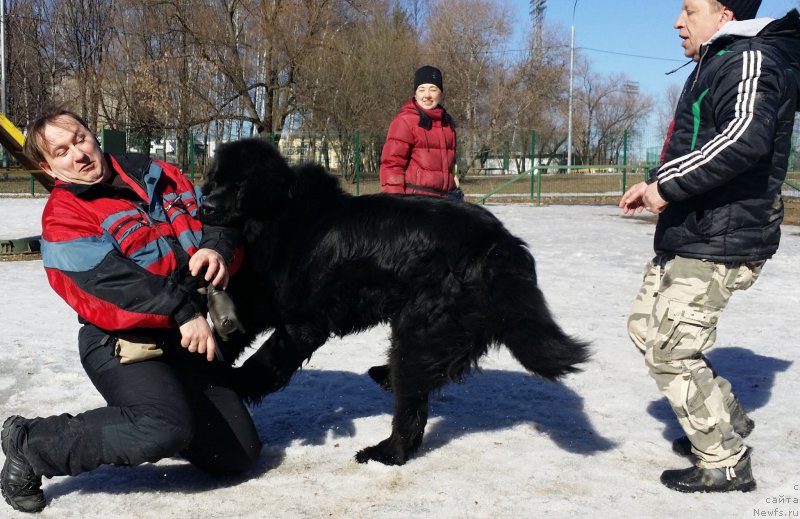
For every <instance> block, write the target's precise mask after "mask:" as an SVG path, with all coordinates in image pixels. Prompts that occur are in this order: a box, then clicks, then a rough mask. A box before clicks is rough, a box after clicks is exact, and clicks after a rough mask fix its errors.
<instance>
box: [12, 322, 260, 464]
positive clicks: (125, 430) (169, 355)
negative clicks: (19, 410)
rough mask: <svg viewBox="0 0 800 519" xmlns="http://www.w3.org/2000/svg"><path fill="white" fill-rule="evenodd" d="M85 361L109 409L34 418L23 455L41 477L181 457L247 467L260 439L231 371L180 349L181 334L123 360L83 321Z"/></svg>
mask: <svg viewBox="0 0 800 519" xmlns="http://www.w3.org/2000/svg"><path fill="white" fill-rule="evenodd" d="M78 343H79V348H80V355H81V362H82V364H83V368H84V369H85V370H86V373H87V374H88V375H89V378H90V379H91V381H92V383H93V384H94V386H95V387H96V388H97V390H98V391H99V392H100V394H101V395H102V396H103V398H105V400H106V402H107V404H108V406H107V407H103V408H99V409H93V410H91V411H87V412H85V413H81V414H78V415H76V416H71V415H69V414H62V415H58V416H51V417H48V418H36V419H34V420H33V422H32V423H31V424H30V426H29V428H28V436H27V442H26V445H25V446H24V450H23V452H24V454H25V457H26V458H27V459H28V461H29V462H30V463H31V465H32V466H33V469H34V471H35V472H36V473H37V474H39V475H43V476H60V475H75V474H80V473H81V472H86V471H89V470H93V469H95V468H97V467H99V466H100V465H105V464H114V465H138V464H140V463H144V462H154V461H157V460H160V459H162V458H167V457H171V456H175V455H176V454H181V455H182V456H184V457H185V458H186V459H187V460H189V461H190V462H191V463H192V464H194V465H195V466H196V467H198V468H199V469H201V470H203V471H205V472H208V473H211V474H215V475H226V474H235V473H239V472H242V471H244V470H246V469H247V468H248V467H250V466H251V465H252V464H253V462H254V461H255V460H256V459H257V458H258V455H259V453H260V452H261V441H260V440H259V438H258V433H257V431H256V429H255V426H254V425H253V421H252V417H251V416H250V413H249V411H248V409H247V407H246V406H245V405H244V403H243V402H242V400H241V399H240V398H239V397H238V395H237V394H236V393H235V392H234V391H233V390H232V389H230V388H228V387H226V384H225V369H222V368H221V366H218V365H215V364H216V361H215V362H214V363H209V362H208V361H207V360H206V359H205V355H200V354H197V353H190V352H188V351H186V350H184V349H183V348H181V346H180V339H179V336H178V334H177V332H176V333H174V334H171V335H170V337H169V340H168V341H167V343H166V344H165V347H164V348H163V349H164V355H163V356H161V357H158V358H155V359H150V360H145V361H142V362H137V363H135V364H120V362H119V359H118V358H117V357H116V356H115V352H114V344H115V343H114V341H113V340H109V338H108V335H107V334H106V333H105V332H103V331H102V330H100V329H98V328H96V327H94V326H92V325H85V326H84V327H83V328H82V329H81V331H80V334H79V340H78Z"/></svg>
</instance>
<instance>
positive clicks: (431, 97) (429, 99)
mask: <svg viewBox="0 0 800 519" xmlns="http://www.w3.org/2000/svg"><path fill="white" fill-rule="evenodd" d="M414 99H416V100H417V104H418V105H420V106H421V107H422V108H424V109H426V110H430V109H432V108H436V107H437V106H438V105H439V101H441V100H442V91H441V90H439V87H437V86H436V85H432V84H430V83H423V84H421V85H420V86H418V87H417V91H416V92H414Z"/></svg>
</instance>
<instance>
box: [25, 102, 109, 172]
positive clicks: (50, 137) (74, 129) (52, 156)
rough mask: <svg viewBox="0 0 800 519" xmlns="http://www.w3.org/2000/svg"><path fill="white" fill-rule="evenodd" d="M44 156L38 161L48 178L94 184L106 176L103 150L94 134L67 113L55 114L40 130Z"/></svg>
mask: <svg viewBox="0 0 800 519" xmlns="http://www.w3.org/2000/svg"><path fill="white" fill-rule="evenodd" d="M42 140H43V144H44V146H42V148H43V150H42V151H43V155H44V157H45V159H46V161H43V162H40V163H39V167H40V168H42V169H43V170H44V171H45V172H46V173H47V174H49V175H50V176H51V177H53V178H56V179H59V180H63V181H64V182H70V183H73V184H96V183H98V182H102V181H104V180H106V179H107V178H108V175H109V169H108V164H107V163H106V158H105V156H104V155H103V150H101V149H100V145H99V143H98V142H97V140H96V139H95V138H94V135H92V133H91V132H90V131H89V130H88V129H87V128H86V127H85V126H83V125H82V124H81V123H79V122H78V121H76V120H75V119H73V118H72V117H70V116H68V115H61V116H59V117H56V118H55V119H53V120H52V121H51V122H49V123H47V124H46V125H45V127H44V131H43V132H42Z"/></svg>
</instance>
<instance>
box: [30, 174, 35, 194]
mask: <svg viewBox="0 0 800 519" xmlns="http://www.w3.org/2000/svg"><path fill="white" fill-rule="evenodd" d="M34 189H35V186H34V184H33V175H31V196H33V195H34V194H35V191H34Z"/></svg>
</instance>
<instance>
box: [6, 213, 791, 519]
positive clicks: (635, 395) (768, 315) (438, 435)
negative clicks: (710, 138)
mask: <svg viewBox="0 0 800 519" xmlns="http://www.w3.org/2000/svg"><path fill="white" fill-rule="evenodd" d="M42 206H43V200H41V199H37V200H31V199H0V238H19V237H23V236H30V235H35V234H38V233H39V232H40V227H39V214H40V212H41V208H42ZM488 207H489V209H490V210H491V211H493V212H494V213H495V214H496V215H497V216H498V217H499V218H500V219H502V220H503V221H504V222H505V223H506V225H507V226H508V227H509V228H510V229H511V230H512V232H514V233H516V234H517V235H519V236H521V237H523V238H524V239H525V240H526V241H527V242H528V243H529V244H530V246H531V248H532V250H533V252H534V255H535V257H536V259H537V265H538V273H539V279H540V283H541V286H542V289H543V291H544V293H545V295H546V296H547V299H548V301H549V303H550V305H551V307H552V309H553V311H554V313H555V315H556V316H557V318H558V320H559V322H560V323H561V325H562V326H563V327H564V328H565V329H566V330H567V331H568V332H570V333H573V334H576V335H578V336H580V337H583V338H585V339H588V340H591V341H592V343H593V351H594V356H593V358H592V360H591V361H590V362H589V363H588V364H587V365H586V366H585V371H584V372H583V373H579V374H576V375H572V376H570V377H568V378H567V379H566V380H565V381H564V383H563V384H555V383H550V382H546V381H542V380H539V379H536V378H533V377H531V376H528V375H527V374H526V373H525V372H524V370H523V369H522V368H521V367H520V366H519V365H518V364H517V363H516V362H515V361H514V360H513V359H512V358H511V356H510V355H509V354H508V352H507V351H506V350H504V349H500V350H498V351H493V352H492V353H490V354H489V355H488V356H487V357H486V358H485V359H484V361H483V363H482V367H483V372H482V373H478V374H475V375H473V376H471V377H470V378H469V379H468V380H467V381H466V382H465V383H463V384H453V385H449V386H447V387H446V388H445V389H444V390H443V391H442V393H441V394H440V395H439V396H437V397H436V398H434V399H433V400H432V403H431V413H430V422H429V425H428V428H427V432H426V436H425V439H424V441H423V444H422V449H421V451H420V452H419V454H418V455H417V456H416V457H414V458H413V459H411V460H410V461H409V462H408V463H407V464H406V465H405V466H402V467H386V466H383V465H380V464H377V463H369V464H367V465H359V464H358V463H356V462H355V461H354V460H353V455H354V454H355V452H356V451H357V450H358V449H360V448H362V447H365V446H368V445H373V444H375V443H377V442H378V441H380V440H382V439H384V438H385V437H386V436H388V433H389V431H390V425H391V423H390V422H391V407H392V401H391V397H390V395H389V394H387V393H385V392H383V391H380V390H379V389H378V388H377V387H376V386H375V385H374V384H373V383H372V381H371V380H370V379H369V377H368V376H367V375H366V370H367V368H369V367H370V366H372V365H374V364H377V363H381V362H382V361H383V351H384V349H385V347H386V345H387V329H386V328H385V327H378V328H375V329H373V330H370V331H368V332H365V333H362V334H359V335H354V336H349V337H345V338H344V339H335V340H331V341H330V343H329V344H327V345H326V346H325V347H323V348H322V349H321V350H319V352H318V353H317V354H316V355H315V356H314V357H313V358H312V359H311V362H310V363H309V364H308V365H307V366H306V368H305V369H304V371H302V372H301V373H300V374H299V375H298V376H297V377H296V378H295V379H294V381H293V382H292V383H291V384H290V386H289V387H288V388H286V389H285V390H284V391H282V392H280V393H277V394H274V395H271V396H269V397H268V398H267V399H266V400H265V401H264V403H263V404H262V405H261V406H260V407H257V408H254V409H253V414H254V416H255V420H256V423H257V427H258V430H259V433H260V435H261V438H262V440H263V441H264V444H265V447H264V450H263V453H262V455H261V458H260V461H259V463H258V465H257V467H255V469H254V470H252V471H251V472H250V473H249V474H247V475H246V476H244V477H241V478H237V479H232V480H217V479H212V478H209V477H206V476H204V475H203V474H201V473H199V472H197V471H196V470H194V469H193V468H192V467H191V466H189V465H188V464H186V463H185V462H184V461H182V460H179V459H170V460H164V461H161V462H159V463H156V464H152V465H150V464H148V465H143V466H139V467H135V468H121V467H103V468H100V469H98V470H96V471H94V472H91V473H87V474H82V475H80V476H76V477H58V478H53V479H51V480H45V484H44V491H45V494H46V496H47V500H48V506H47V508H46V509H45V510H44V512H43V513H42V514H41V516H42V517H58V518H71V517H75V518H78V517H81V518H84V517H87V518H95V517H97V518H108V517H117V518H150V517H153V518H156V517H158V518H162V517H163V518H170V517H175V518H184V517H185V518H232V517H246V518H256V517H276V518H302V517H311V518H316V517H333V518H361V517H377V518H410V517H437V518H440V517H441V518H473V517H477V518H480V517H487V518H488V517H492V518H496V517H559V518H560V517H632V518H633V517H635V518H641V517H697V516H702V517H742V518H744V517H781V516H782V517H800V455H798V452H800V420H798V418H797V415H796V414H795V413H796V412H797V398H798V395H800V377H798V367H797V366H796V365H793V364H794V363H795V362H796V361H797V360H798V359H800V349H798V341H797V339H796V337H795V335H796V331H797V330H798V329H799V328H800V319H799V318H798V312H797V309H798V302H800V301H799V300H800V291H798V289H797V284H798V281H800V278H798V274H797V273H798V269H797V265H799V264H800V228H798V227H788V226H786V227H784V237H783V242H782V245H781V250H780V251H779V252H778V254H777V255H776V256H775V257H774V258H773V259H772V260H771V261H770V262H768V263H767V266H766V267H765V269H764V271H763V274H762V277H761V279H759V281H758V283H756V285H755V286H753V287H752V288H751V289H750V290H748V291H747V292H744V293H739V294H736V295H735V296H734V298H733V299H732V301H731V303H730V305H729V307H728V309H727V311H726V312H725V314H724V317H723V319H722V322H721V324H720V328H719V334H718V341H717V346H716V347H715V348H714V349H712V351H711V353H710V358H711V359H712V361H713V362H714V365H715V367H716V368H717V370H718V371H720V372H721V373H722V374H723V375H725V376H726V377H727V378H729V379H730V380H731V381H732V382H733V385H734V389H735V391H736V393H737V394H738V396H739V398H740V400H741V401H742V402H743V404H744V405H745V407H746V408H747V409H749V410H750V411H751V416H752V417H753V418H754V419H755V420H756V423H757V425H756V429H755V431H754V432H753V434H752V436H751V437H750V438H748V440H747V443H748V444H749V445H750V446H751V447H752V449H753V472H754V474H755V477H756V479H757V481H758V488H757V490H756V491H754V492H752V493H748V494H742V493H733V494H722V495H713V494H703V495H684V494H679V493H675V492H672V491H670V490H668V489H666V488H665V487H663V486H662V485H661V484H660V483H659V481H658V478H659V475H660V474H661V472H662V471H663V470H665V469H670V468H682V467H685V466H688V464H687V462H686V461H685V460H684V459H682V458H680V457H678V456H676V455H674V454H672V453H671V451H670V440H671V439H672V438H674V437H676V436H678V435H679V434H680V432H679V429H678V426H677V422H676V421H675V419H674V416H673V415H672V412H671V410H670V409H669V407H668V406H667V404H666V401H665V400H664V399H663V398H662V397H661V396H660V395H659V393H658V391H657V389H656V387H655V384H654V382H653V381H652V380H651V379H650V378H649V376H648V374H647V372H646V369H645V367H644V364H643V361H642V358H641V356H640V355H639V354H638V352H637V351H636V350H635V349H634V348H633V346H632V345H631V344H630V342H629V340H628V338H627V336H626V332H625V319H626V316H627V312H628V309H629V306H630V303H631V302H632V300H633V297H634V295H635V294H636V291H637V289H638V286H639V282H640V280H641V272H642V270H643V267H644V264H645V261H646V260H647V259H648V256H649V254H650V252H651V240H652V234H653V225H652V224H651V223H649V222H647V221H646V220H645V219H644V218H641V217H637V218H625V217H623V216H622V215H621V213H620V211H619V210H618V209H616V208H615V207H609V206H552V207H534V206H530V205H494V206H488ZM0 287H2V290H3V297H2V298H0V326H1V327H2V328H1V329H2V332H3V333H2V335H0V419H4V418H5V417H6V416H8V415H10V414H21V415H24V416H28V417H32V416H37V415H38V416H46V415H50V414H57V413H63V412H69V413H73V414H74V413H78V412H80V411H82V410H86V409H89V408H91V407H94V406H101V405H103V401H102V399H101V398H100V396H99V395H98V394H97V393H96V392H95V390H94V388H93V387H92V386H91V384H90V382H89V380H88V378H87V377H86V376H85V375H84V373H83V371H82V369H81V367H80V363H79V360H78V355H77V347H76V334H77V330H78V323H77V320H76V318H75V315H74V313H73V312H72V311H71V310H70V309H69V308H68V307H67V306H66V305H65V304H64V303H63V302H62V301H61V300H60V299H58V297H57V296H56V295H55V294H54V293H53V292H52V291H51V289H50V288H49V286H48V284H47V281H46V278H45V275H44V272H43V269H42V264H41V261H23V262H0ZM0 459H2V456H1V455H0ZM15 516H21V514H15V513H14V512H13V511H12V510H11V508H9V507H7V506H6V504H5V503H2V502H0V517H15Z"/></svg>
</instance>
